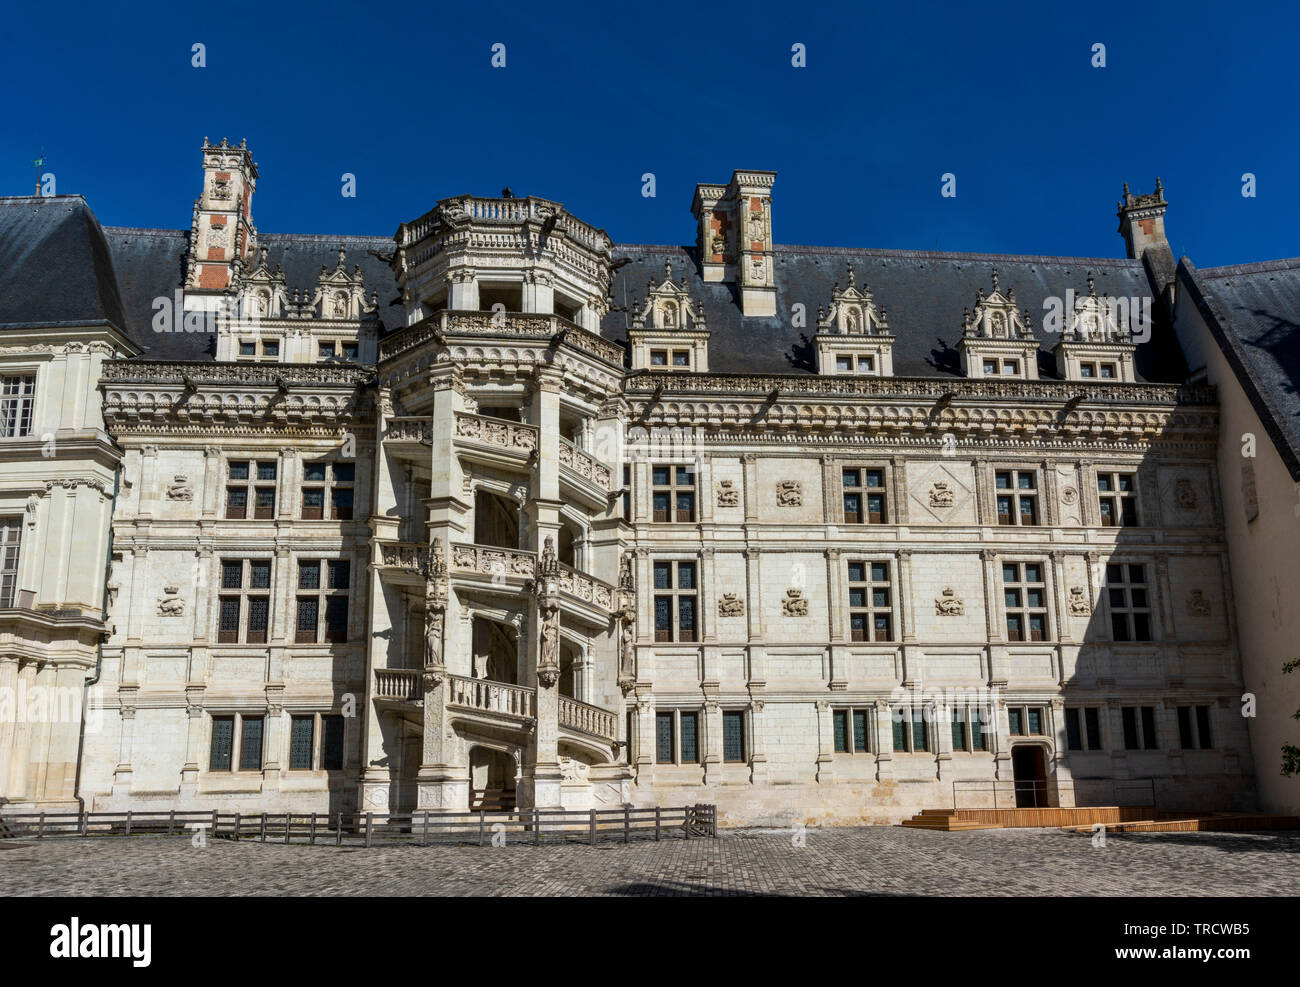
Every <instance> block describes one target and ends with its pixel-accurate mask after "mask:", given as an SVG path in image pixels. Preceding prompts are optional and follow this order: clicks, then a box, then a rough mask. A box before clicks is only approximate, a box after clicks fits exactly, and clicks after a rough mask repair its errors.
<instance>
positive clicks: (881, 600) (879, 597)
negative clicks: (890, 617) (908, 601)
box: [871, 587, 889, 607]
mask: <svg viewBox="0 0 1300 987" xmlns="http://www.w3.org/2000/svg"><path fill="white" fill-rule="evenodd" d="M871 605H872V606H873V607H887V606H889V590H887V589H882V588H880V587H874V588H873V589H872V590H871Z"/></svg>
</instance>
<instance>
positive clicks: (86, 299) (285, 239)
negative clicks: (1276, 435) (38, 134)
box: [0, 196, 1186, 383]
mask: <svg viewBox="0 0 1300 987" xmlns="http://www.w3.org/2000/svg"><path fill="white" fill-rule="evenodd" d="M0 217H3V219H0V222H3V223H4V226H3V227H0V325H3V324H5V323H14V322H20V323H24V324H49V323H51V322H59V321H67V320H78V319H83V320H84V319H87V318H90V317H92V316H93V317H97V318H100V319H104V320H107V321H111V322H113V324H114V325H117V326H119V327H120V328H122V329H123V330H124V331H125V332H127V333H128V335H130V337H131V338H132V339H133V340H134V341H136V342H137V343H138V344H139V345H140V346H141V347H142V349H143V350H144V353H143V358H144V359H152V360H204V359H211V358H212V357H213V355H214V354H215V352H216V347H215V340H214V339H213V337H212V335H211V334H207V333H185V332H174V333H155V332H153V331H152V326H151V323H152V320H153V314H154V307H153V302H154V299H156V298H160V297H166V298H170V297H172V296H173V293H174V292H175V291H176V290H177V289H179V288H180V286H181V284H182V281H183V278H184V273H185V251H186V248H187V245H188V238H189V234H188V231H182V230H149V229H133V228H126V227H111V226H110V227H104V228H102V229H101V228H100V226H99V224H98V222H97V221H96V220H95V217H94V214H93V213H92V212H91V211H90V209H89V207H87V205H86V203H85V201H84V200H83V199H82V198H81V197H80V196H64V197H59V198H55V199H33V198H19V199H0ZM259 243H260V245H261V246H264V247H266V248H267V261H268V263H269V264H270V266H271V267H272V268H275V267H276V266H283V267H284V269H285V273H286V277H287V285H288V287H289V289H290V291H292V289H294V288H300V289H310V288H314V286H315V284H316V280H317V275H318V274H319V271H320V269H321V267H322V266H325V267H326V268H328V269H329V270H333V269H334V267H335V265H336V263H337V259H338V258H337V250H338V245H339V244H340V243H341V244H343V246H344V249H345V250H346V251H347V262H346V263H347V266H348V268H349V269H350V268H351V267H352V265H353V264H360V265H361V269H362V273H363V275H364V277H365V285H366V291H367V293H369V292H370V291H371V290H375V291H377V292H378V293H379V306H380V310H381V316H380V317H381V320H382V322H383V325H384V331H385V332H392V331H395V330H397V329H400V328H402V327H404V326H405V324H406V320H405V316H404V313H403V312H402V309H401V304H400V297H399V292H398V290H397V286H396V283H395V281H394V278H393V273H392V270H391V268H390V267H389V266H388V264H387V262H386V261H384V260H383V259H382V257H383V256H386V255H388V254H391V252H392V251H393V250H394V249H395V244H394V243H393V241H392V239H391V238H389V237H383V236H375V237H359V236H319V235H292V234H267V233H263V234H259ZM377 255H379V256H377ZM614 256H615V258H616V259H621V260H626V263H623V264H622V265H621V266H620V267H618V269H617V270H616V272H615V275H614V284H613V308H612V309H611V311H610V312H609V314H608V315H607V316H606V317H605V320H604V323H603V325H602V332H603V334H604V335H605V336H606V337H607V338H609V339H611V340H613V341H616V342H626V340H627V327H628V326H629V325H630V324H631V321H632V317H633V313H632V312H631V311H629V310H628V309H629V307H630V306H631V304H632V301H633V298H639V299H640V300H642V301H644V299H645V297H646V283H647V281H648V280H650V279H651V278H653V279H654V280H655V282H656V283H658V282H659V281H661V280H662V279H663V276H664V263H665V261H668V262H671V264H672V270H673V274H674V277H675V278H676V279H678V280H679V281H680V280H681V279H682V278H683V277H684V278H685V280H686V283H687V286H688V288H689V290H690V291H691V292H692V293H693V294H694V295H695V296H696V297H697V298H699V299H700V300H701V301H702V302H703V305H704V309H705V315H706V319H707V323H708V327H709V329H710V333H711V335H710V339H709V365H710V369H711V370H712V371H713V372H715V373H774V374H812V373H815V372H816V366H815V351H814V348H813V346H812V342H811V340H812V336H813V333H814V332H815V331H816V318H817V308H818V306H819V305H821V306H825V305H828V304H829V302H830V297H831V291H832V287H833V285H834V284H835V283H836V282H840V283H841V284H845V283H846V281H847V272H846V268H845V265H846V263H847V262H849V261H852V263H853V265H854V269H855V271H854V275H855V280H856V281H857V283H858V284H859V285H860V284H861V283H862V282H863V281H866V282H867V283H868V284H869V286H870V287H871V289H872V292H873V293H874V296H875V302H876V304H877V305H883V306H885V307H886V308H887V309H888V317H889V325H890V329H891V331H892V332H893V334H894V336H895V337H896V340H895V343H894V373H895V375H896V376H899V377H932V376H961V363H960V359H959V356H958V352H957V350H956V348H955V347H956V344H957V341H958V340H959V339H960V337H961V318H962V310H963V309H964V308H973V307H974V304H975V292H976V290H977V289H980V288H982V289H984V290H985V291H988V290H989V287H990V273H991V271H992V269H993V268H995V267H996V268H997V270H998V275H999V281H1000V284H1001V286H1002V288H1003V289H1004V290H1006V289H1008V288H1014V289H1015V292H1016V301H1017V304H1018V305H1019V306H1020V307H1021V308H1026V307H1027V308H1028V309H1029V310H1030V313H1031V322H1032V324H1033V326H1034V329H1035V332H1036V334H1037V336H1038V338H1039V342H1040V355H1039V375H1040V376H1041V377H1045V378H1054V377H1055V376H1056V368H1055V361H1054V360H1053V358H1052V355H1051V352H1050V351H1051V347H1052V345H1053V344H1054V343H1055V342H1056V338H1055V337H1054V336H1052V335H1050V334H1047V333H1045V332H1044V331H1043V328H1042V326H1043V314H1044V313H1043V299H1044V298H1046V297H1048V296H1059V297H1062V298H1064V296H1065V292H1066V289H1069V288H1072V289H1074V291H1075V292H1076V293H1077V294H1083V293H1084V292H1086V291H1087V278H1088V273H1089V272H1092V274H1093V275H1094V278H1095V282H1096V287H1097V291H1098V292H1099V293H1109V294H1111V295H1115V296H1119V295H1124V296H1129V297H1145V296H1148V295H1150V294H1151V288H1150V286H1149V280H1148V277H1147V274H1146V272H1145V270H1144V268H1143V265H1142V262H1141V261H1139V260H1124V259H1115V258H1079V257H1036V256H1018V255H997V254H958V253H938V252H931V251H904V250H870V249H861V248H834V247H804V246H788V245H778V246H777V247H776V248H775V250H774V258H775V267H776V281H777V286H778V288H777V311H778V312H779V313H783V314H782V316H781V317H775V318H745V317H743V316H742V315H741V312H740V305H739V299H738V295H737V293H736V291H735V288H734V287H732V286H729V285H722V284H707V285H706V284H704V283H703V281H702V279H701V277H700V275H699V272H698V267H697V265H696V262H695V256H694V249H693V248H690V247H679V246H653V245H639V244H626V245H621V246H616V247H615V248H614ZM51 284H54V285H58V286H59V288H58V290H57V291H51V290H50V285H51ZM800 302H801V303H803V305H804V306H805V310H806V313H807V322H808V326H807V327H805V328H794V327H793V326H792V325H791V319H790V316H789V313H790V312H791V311H792V308H793V306H794V305H795V304H796V303H800ZM1154 311H1155V318H1156V325H1155V329H1154V332H1153V337H1152V340H1151V341H1150V342H1149V343H1146V344H1143V345H1141V346H1139V347H1138V351H1137V354H1136V357H1135V363H1136V367H1137V372H1138V375H1139V377H1140V379H1142V380H1144V381H1152V382H1160V383H1178V382H1181V381H1182V380H1183V379H1184V377H1185V375H1186V366H1185V364H1184V361H1183V357H1182V352H1181V350H1180V349H1179V347H1178V345H1177V341H1176V339H1175V338H1174V335H1173V332H1172V329H1171V328H1170V327H1169V325H1168V324H1167V323H1168V320H1167V317H1166V314H1165V313H1164V312H1163V311H1162V310H1161V307H1160V306H1155V307H1154Z"/></svg>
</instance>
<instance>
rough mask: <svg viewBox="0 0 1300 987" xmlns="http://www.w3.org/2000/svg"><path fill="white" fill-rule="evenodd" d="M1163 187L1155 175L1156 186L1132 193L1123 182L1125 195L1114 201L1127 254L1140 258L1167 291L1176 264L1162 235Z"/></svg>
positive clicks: (1160, 290) (1162, 291)
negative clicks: (1139, 193) (1137, 193)
mask: <svg viewBox="0 0 1300 987" xmlns="http://www.w3.org/2000/svg"><path fill="white" fill-rule="evenodd" d="M1168 205H1169V204H1168V203H1167V202H1166V201H1165V189H1164V186H1163V185H1161V184H1160V179H1159V178H1157V179H1156V190H1155V191H1154V192H1150V193H1147V194H1145V195H1134V194H1133V193H1131V192H1130V191H1129V189H1128V182H1125V183H1124V198H1123V199H1121V200H1120V201H1119V202H1118V203H1117V204H1116V215H1117V216H1118V217H1119V232H1120V234H1121V235H1122V236H1123V237H1124V244H1125V246H1126V247H1128V255H1129V256H1130V257H1132V258H1134V259H1136V260H1141V261H1142V262H1143V263H1144V264H1145V266H1146V268H1147V274H1148V277H1149V278H1150V279H1151V282H1152V284H1153V286H1154V287H1155V288H1156V290H1157V292H1158V293H1159V294H1162V295H1167V294H1168V292H1169V291H1170V286H1171V285H1172V284H1173V282H1174V276H1175V272H1176V269H1177V266H1176V265H1175V263H1174V252H1173V250H1171V249H1170V247H1169V240H1168V239H1167V238H1166V237H1165V209H1166V208H1167V207H1168Z"/></svg>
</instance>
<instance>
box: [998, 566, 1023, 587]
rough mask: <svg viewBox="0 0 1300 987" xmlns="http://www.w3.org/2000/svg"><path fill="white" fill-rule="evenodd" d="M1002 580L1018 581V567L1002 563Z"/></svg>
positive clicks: (1007, 581) (1005, 581) (1008, 581)
mask: <svg viewBox="0 0 1300 987" xmlns="http://www.w3.org/2000/svg"><path fill="white" fill-rule="evenodd" d="M1002 581H1003V582H1004V583H1018V582H1020V567H1019V566H1014V565H1004V566H1003V567H1002Z"/></svg>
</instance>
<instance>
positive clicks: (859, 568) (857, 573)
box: [849, 562, 865, 583]
mask: <svg viewBox="0 0 1300 987" xmlns="http://www.w3.org/2000/svg"><path fill="white" fill-rule="evenodd" d="M864 573H865V569H864V568H863V565H862V563H861V562H850V563H849V582H851V583H860V582H862V581H863V580H864V578H865V576H864Z"/></svg>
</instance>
